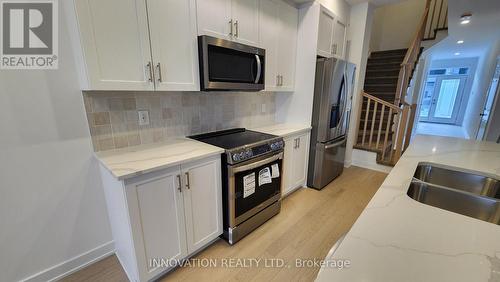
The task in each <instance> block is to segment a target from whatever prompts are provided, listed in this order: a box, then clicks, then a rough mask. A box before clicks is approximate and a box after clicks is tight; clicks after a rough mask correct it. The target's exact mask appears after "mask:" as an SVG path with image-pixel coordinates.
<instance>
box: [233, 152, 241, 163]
mask: <svg viewBox="0 0 500 282" xmlns="http://www.w3.org/2000/svg"><path fill="white" fill-rule="evenodd" d="M239 160H240V155H239V154H238V153H236V154H233V161H235V162H237V161H239Z"/></svg>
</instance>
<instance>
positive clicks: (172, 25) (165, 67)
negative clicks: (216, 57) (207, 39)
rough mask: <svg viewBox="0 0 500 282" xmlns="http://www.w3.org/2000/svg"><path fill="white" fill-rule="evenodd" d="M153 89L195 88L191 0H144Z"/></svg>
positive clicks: (194, 31) (195, 49) (194, 15)
mask: <svg viewBox="0 0 500 282" xmlns="http://www.w3.org/2000/svg"><path fill="white" fill-rule="evenodd" d="M147 5H148V14H149V28H150V34H151V50H152V53H153V61H154V74H155V85H156V90H166V91H168V90H174V91H199V90H200V83H199V74H198V48H197V36H196V34H197V33H196V6H195V1H194V0H183V1H178V0H147Z"/></svg>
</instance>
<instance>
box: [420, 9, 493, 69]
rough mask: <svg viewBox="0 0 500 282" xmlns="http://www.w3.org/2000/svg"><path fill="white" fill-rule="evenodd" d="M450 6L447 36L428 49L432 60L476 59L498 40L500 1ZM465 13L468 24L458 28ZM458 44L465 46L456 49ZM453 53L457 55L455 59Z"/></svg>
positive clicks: (458, 46)
mask: <svg viewBox="0 0 500 282" xmlns="http://www.w3.org/2000/svg"><path fill="white" fill-rule="evenodd" d="M449 5H450V6H449V10H448V14H449V17H448V21H449V24H448V25H449V27H448V34H449V35H448V37H447V38H446V39H444V40H443V41H441V42H440V43H439V44H437V45H435V46H434V47H433V48H431V49H430V50H432V56H433V57H436V58H443V59H445V58H460V57H477V56H480V55H482V54H484V52H485V51H487V50H488V49H489V48H490V46H492V45H493V44H494V43H495V42H496V41H497V40H499V39H500V28H498V27H499V26H500V1H497V0H474V1H470V0H453V1H449ZM466 12H470V13H472V19H471V22H470V23H469V24H467V25H461V24H460V16H461V15H462V14H463V13H466ZM458 40H464V44H461V45H458V44H457V41H458ZM455 52H459V53H460V55H459V56H455V55H454V53H455Z"/></svg>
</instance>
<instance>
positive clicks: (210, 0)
mask: <svg viewBox="0 0 500 282" xmlns="http://www.w3.org/2000/svg"><path fill="white" fill-rule="evenodd" d="M196 8H197V19H198V35H210V36H213V37H218V38H222V39H231V36H232V33H231V31H232V30H233V29H234V26H233V22H232V20H231V0H197V1H196Z"/></svg>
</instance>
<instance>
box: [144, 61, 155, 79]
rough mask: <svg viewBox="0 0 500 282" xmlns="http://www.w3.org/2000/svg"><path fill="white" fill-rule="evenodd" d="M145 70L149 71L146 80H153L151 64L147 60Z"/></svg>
mask: <svg viewBox="0 0 500 282" xmlns="http://www.w3.org/2000/svg"><path fill="white" fill-rule="evenodd" d="M146 69H147V72H148V73H149V77H148V81H149V82H153V64H152V63H151V62H148V64H147V65H146Z"/></svg>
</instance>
